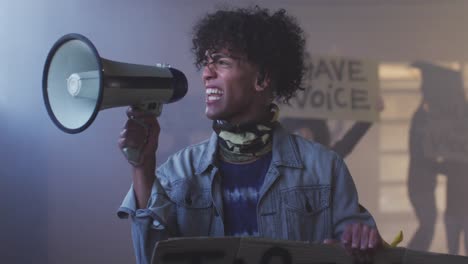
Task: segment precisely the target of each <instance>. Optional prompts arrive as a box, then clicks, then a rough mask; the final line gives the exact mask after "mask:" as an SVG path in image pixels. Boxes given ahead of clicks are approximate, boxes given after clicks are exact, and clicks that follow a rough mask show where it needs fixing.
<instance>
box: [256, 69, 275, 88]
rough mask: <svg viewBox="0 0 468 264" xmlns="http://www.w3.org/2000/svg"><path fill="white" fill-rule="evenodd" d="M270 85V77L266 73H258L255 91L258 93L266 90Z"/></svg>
mask: <svg viewBox="0 0 468 264" xmlns="http://www.w3.org/2000/svg"><path fill="white" fill-rule="evenodd" d="M270 83H271V80H270V76H269V75H268V74H267V73H265V72H263V71H260V72H258V74H257V80H256V84H255V90H257V91H258V92H261V91H265V89H267V88H268V87H269V86H270Z"/></svg>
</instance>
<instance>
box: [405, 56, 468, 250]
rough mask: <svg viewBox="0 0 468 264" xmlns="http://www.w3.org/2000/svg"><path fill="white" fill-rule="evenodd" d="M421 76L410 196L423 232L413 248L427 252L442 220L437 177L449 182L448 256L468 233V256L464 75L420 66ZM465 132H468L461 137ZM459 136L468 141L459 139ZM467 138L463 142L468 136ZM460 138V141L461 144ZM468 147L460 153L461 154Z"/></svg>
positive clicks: (418, 233) (467, 241)
mask: <svg viewBox="0 0 468 264" xmlns="http://www.w3.org/2000/svg"><path fill="white" fill-rule="evenodd" d="M413 66H415V67H417V68H419V69H420V70H421V73H422V85H421V93H422V100H421V103H420V105H419V107H418V108H417V110H416V112H415V113H414V115H413V118H412V120H411V126H410V135H409V155H410V157H409V158H410V163H409V174H408V192H409V198H410V202H411V204H412V205H413V207H414V210H415V213H416V217H417V218H418V220H419V227H418V229H417V230H416V233H415V234H414V236H413V238H412V239H411V241H410V242H409V244H408V247H409V248H413V249H417V250H428V249H429V246H430V244H431V242H432V239H433V236H434V227H435V223H436V218H437V208H436V200H435V188H436V184H437V182H436V181H437V174H444V175H445V176H446V177H447V205H446V211H445V215H444V220H445V228H446V234H447V242H448V249H449V253H451V254H457V253H458V251H459V238H460V234H461V233H462V231H465V249H466V251H467V252H468V237H467V235H468V234H466V232H467V231H468V217H467V215H468V213H467V211H468V210H467V208H468V207H467V206H466V204H465V203H466V202H467V201H468V195H467V194H468V190H466V187H467V186H468V185H467V183H468V179H467V176H468V163H467V157H466V156H465V154H466V152H467V151H468V149H467V148H466V147H467V146H468V144H466V143H464V142H468V140H466V137H467V136H468V133H466V132H468V131H466V128H467V126H466V125H465V126H464V125H463V123H460V122H463V121H466V120H467V119H466V117H467V116H468V115H467V114H468V111H467V107H466V102H465V95H464V90H463V84H462V77H461V74H460V72H457V71H454V70H450V69H447V68H444V67H440V66H436V65H431V64H429V63H424V62H418V63H414V64H413ZM460 130H465V131H464V132H463V131H460ZM460 135H462V137H464V138H465V139H464V140H463V139H461V141H457V140H458V139H460ZM463 135H464V136H463ZM457 138H458V139H457ZM463 145H464V147H465V153H463V151H461V152H457V148H458V147H460V146H462V147H463Z"/></svg>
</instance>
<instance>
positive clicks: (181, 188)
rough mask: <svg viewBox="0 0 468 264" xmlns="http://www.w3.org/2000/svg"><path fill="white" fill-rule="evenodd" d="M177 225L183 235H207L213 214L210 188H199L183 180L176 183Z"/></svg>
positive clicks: (174, 197) (174, 195)
mask: <svg viewBox="0 0 468 264" xmlns="http://www.w3.org/2000/svg"><path fill="white" fill-rule="evenodd" d="M174 190H175V191H174V192H173V197H172V198H173V200H174V202H175V203H176V205H177V225H178V227H179V232H180V235H181V236H207V235H208V234H209V230H210V224H211V218H212V215H213V209H212V207H213V202H212V199H211V192H210V190H209V189H203V188H197V187H195V186H192V185H191V184H190V182H188V181H186V180H182V181H179V182H175V183H174Z"/></svg>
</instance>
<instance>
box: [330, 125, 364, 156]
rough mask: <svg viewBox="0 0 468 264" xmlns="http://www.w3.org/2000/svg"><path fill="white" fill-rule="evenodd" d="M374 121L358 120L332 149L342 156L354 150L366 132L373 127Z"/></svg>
mask: <svg viewBox="0 0 468 264" xmlns="http://www.w3.org/2000/svg"><path fill="white" fill-rule="evenodd" d="M371 125H372V123H370V122H356V123H354V125H353V126H352V127H351V128H350V129H349V130H348V131H347V132H346V134H345V135H344V136H343V138H341V139H340V140H339V141H337V142H336V143H335V144H334V145H333V146H332V147H331V149H332V150H333V151H335V152H336V153H338V155H340V156H341V157H342V158H346V156H348V155H349V153H351V151H353V149H354V147H355V146H356V145H357V143H358V142H359V140H361V138H362V137H363V136H364V135H365V134H366V132H367V130H369V128H370V127H371Z"/></svg>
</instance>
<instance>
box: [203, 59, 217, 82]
mask: <svg viewBox="0 0 468 264" xmlns="http://www.w3.org/2000/svg"><path fill="white" fill-rule="evenodd" d="M215 77H216V70H215V68H214V67H213V64H211V63H210V64H207V65H205V66H204V67H203V72H202V79H203V80H205V81H206V80H209V79H213V78H215Z"/></svg>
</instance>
